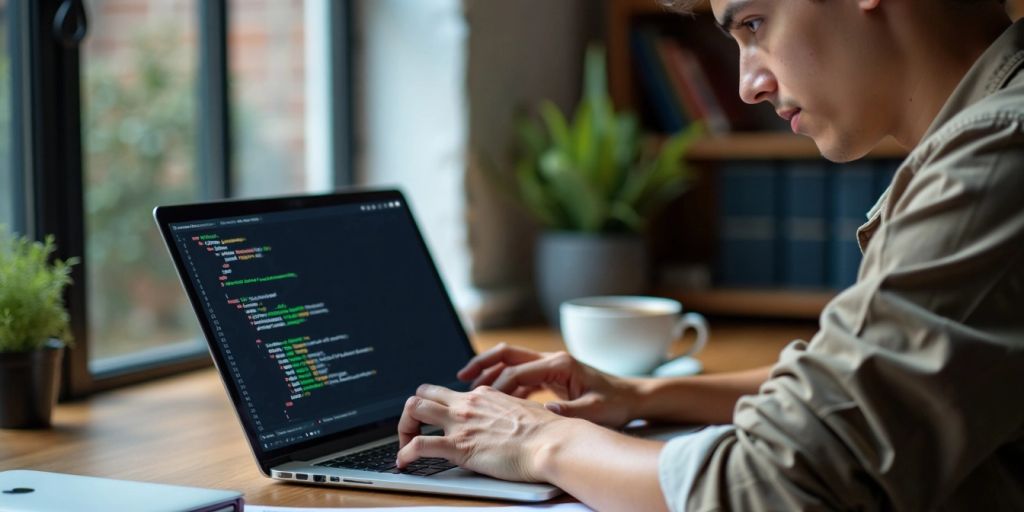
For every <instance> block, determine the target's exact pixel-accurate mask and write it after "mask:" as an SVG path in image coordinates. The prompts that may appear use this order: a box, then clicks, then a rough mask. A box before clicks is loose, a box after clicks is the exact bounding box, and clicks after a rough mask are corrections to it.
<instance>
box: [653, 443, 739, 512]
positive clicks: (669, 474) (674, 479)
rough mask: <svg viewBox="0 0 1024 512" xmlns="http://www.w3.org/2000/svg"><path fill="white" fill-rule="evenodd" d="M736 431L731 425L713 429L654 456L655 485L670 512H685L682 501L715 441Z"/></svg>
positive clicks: (668, 445)
mask: <svg viewBox="0 0 1024 512" xmlns="http://www.w3.org/2000/svg"><path fill="white" fill-rule="evenodd" d="M735 430H736V427H734V426H732V425H713V426H710V427H707V428H704V429H703V430H700V431H698V432H694V433H693V434H688V435H685V436H681V437H677V438H675V439H673V440H671V441H669V442H668V443H667V444H666V445H665V446H664V447H663V448H662V449H661V454H660V455H659V456H658V481H659V482H660V483H661V493H662V494H663V495H664V496H665V503H666V504H667V505H668V509H669V510H672V511H676V510H686V499H687V498H688V497H689V495H690V489H692V488H693V481H694V480H696V479H697V474H698V472H699V471H700V468H701V466H703V465H704V461H705V460H706V459H707V458H708V456H709V455H710V453H711V450H712V449H714V447H715V445H717V444H718V441H719V440H721V439H722V438H723V437H725V436H727V435H729V434H731V433H732V432H733V431H735Z"/></svg>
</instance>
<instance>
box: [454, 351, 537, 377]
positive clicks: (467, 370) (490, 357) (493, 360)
mask: <svg viewBox="0 0 1024 512" xmlns="http://www.w3.org/2000/svg"><path fill="white" fill-rule="evenodd" d="M540 357H541V354H540V353H539V352H534V351H532V350H528V349H525V348H519V347H513V346H511V345H508V344H506V343H499V344H498V345H497V346H495V347H494V348H492V349H490V350H488V351H486V352H483V353H481V354H478V355H477V356H476V357H474V358H473V359H470V360H469V362H468V363H466V366H465V367H463V368H462V369H461V370H459V372H458V373H457V374H456V376H457V377H458V378H459V380H462V381H468V380H473V379H475V378H477V377H478V376H479V375H480V372H482V371H484V369H485V368H490V367H492V366H494V365H495V364H498V363H499V362H500V363H505V364H507V365H517V364H522V363H525V362H528V361H534V360H536V359H540Z"/></svg>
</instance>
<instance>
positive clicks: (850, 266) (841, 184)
mask: <svg viewBox="0 0 1024 512" xmlns="http://www.w3.org/2000/svg"><path fill="white" fill-rule="evenodd" d="M876 181H877V180H876V179H875V169H874V164H873V163H871V162H870V161H860V162H854V163H850V164H845V165H841V166H838V167H837V168H835V169H834V170H833V172H832V179H831V188H832V191H831V194H830V196H831V199H832V211H831V215H830V219H831V231H832V233H831V237H830V239H831V243H830V249H831V251H830V256H829V260H830V265H829V267H830V268H829V281H830V284H831V285H832V287H833V288H835V289H840V290H841V289H844V288H848V287H849V286H851V285H853V284H854V283H856V282H857V272H858V271H859V270H860V260H861V252H860V246H859V245H858V244H857V228H859V227H860V226H862V225H863V224H864V223H865V222H867V220H868V219H867V213H868V211H869V210H870V209H871V207H872V206H874V205H875V201H876V200H877V199H878V195H877V193H876V191H877V185H876V184H875V183H876Z"/></svg>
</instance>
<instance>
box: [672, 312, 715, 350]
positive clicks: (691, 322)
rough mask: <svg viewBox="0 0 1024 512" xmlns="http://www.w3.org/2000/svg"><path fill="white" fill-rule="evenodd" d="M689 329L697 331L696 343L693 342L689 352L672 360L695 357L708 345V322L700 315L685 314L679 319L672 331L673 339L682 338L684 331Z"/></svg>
mask: <svg viewBox="0 0 1024 512" xmlns="http://www.w3.org/2000/svg"><path fill="white" fill-rule="evenodd" d="M691 328H692V329H693V330H694V331H697V341H694V342H693V346H691V347H690V349H689V350H687V351H685V352H683V353H682V354H679V355H677V356H675V357H673V358H672V359H673V360H675V359H679V358H683V357H687V356H693V355H697V353H699V352H700V351H701V350H704V346H705V345H707V344H708V321H707V319H706V318H704V315H702V314H700V313H686V314H685V315H683V317H682V318H680V319H679V322H678V323H677V324H676V327H675V331H674V334H675V339H679V338H682V337H683V334H684V333H685V332H686V330H687V329H691Z"/></svg>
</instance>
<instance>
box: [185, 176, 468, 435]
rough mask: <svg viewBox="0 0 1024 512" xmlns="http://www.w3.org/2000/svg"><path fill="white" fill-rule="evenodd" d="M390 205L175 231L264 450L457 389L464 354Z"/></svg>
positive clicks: (453, 320)
mask: <svg viewBox="0 0 1024 512" xmlns="http://www.w3.org/2000/svg"><path fill="white" fill-rule="evenodd" d="M400 198H401V196H400V195H397V194H396V195H387V196H385V197H384V198H382V197H372V199H374V200H368V201H364V202H357V203H349V204H339V205H332V206H319V207H307V208H302V209H297V210H286V211H277V212H270V213H254V214H249V215H242V216H234V217H225V218H213V219H202V220H190V221H188V222H172V223H170V224H169V231H168V232H167V233H169V236H170V237H172V239H173V243H174V244H175V245H176V247H177V250H178V252H179V256H180V263H181V265H182V266H184V272H185V273H186V274H187V276H188V279H189V280H190V282H191V284H192V286H193V287H194V292H195V294H194V297H195V298H197V299H198V303H199V304H198V305H197V309H201V310H202V313H203V315H204V316H205V318H203V320H204V321H205V322H206V323H207V324H208V325H207V327H208V329H207V333H212V335H213V338H214V339H212V340H210V343H211V344H215V348H216V349H217V350H219V351H220V355H221V356H222V357H221V358H220V361H221V365H222V368H221V371H222V373H224V374H225V378H230V379H231V380H232V381H233V384H234V385H235V388H236V389H237V391H238V395H239V396H238V404H239V409H240V410H239V414H240V415H241V416H242V418H243V421H247V422H249V427H250V429H251V432H252V433H253V434H254V435H255V440H256V442H258V443H259V445H260V448H261V449H262V450H263V451H270V450H278V449H281V448H284V447H288V446H291V445H295V444H298V443H305V442H307V441H312V440H314V439H317V438H321V437H325V436H329V435H331V434H333V433H337V432H340V431H343V430H348V429H352V428H356V427H360V426H364V425H369V424H372V423H375V422H380V421H382V420H384V419H388V418H394V417H397V416H398V415H400V414H401V410H402V406H403V405H404V403H405V400H406V399H407V398H408V397H409V396H410V395H412V394H413V393H414V392H415V390H416V387H417V386H418V385H420V384H422V383H425V382H430V383H435V384H441V385H447V386H453V387H457V386H458V382H457V381H456V379H455V373H456V371H458V369H459V368H461V367H462V366H463V365H464V364H465V363H466V361H467V360H468V359H469V357H471V356H472V353H471V349H470V347H469V345H468V343H466V338H465V332H464V331H463V329H462V326H461V325H460V324H459V322H458V319H457V317H456V316H455V315H454V314H453V313H452V309H451V305H450V302H449V300H448V296H447V294H446V292H445V290H444V287H443V285H442V284H441V282H440V280H439V279H438V277H437V274H436V271H435V269H434V267H433V263H432V261H431V259H430V256H429V254H428V253H427V251H426V249H425V247H424V245H423V243H422V241H421V238H420V236H419V233H418V231H417V228H416V225H415V222H414V221H413V218H412V215H411V213H410V212H409V211H408V210H407V206H406V205H405V204H404V200H403V199H400Z"/></svg>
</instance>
